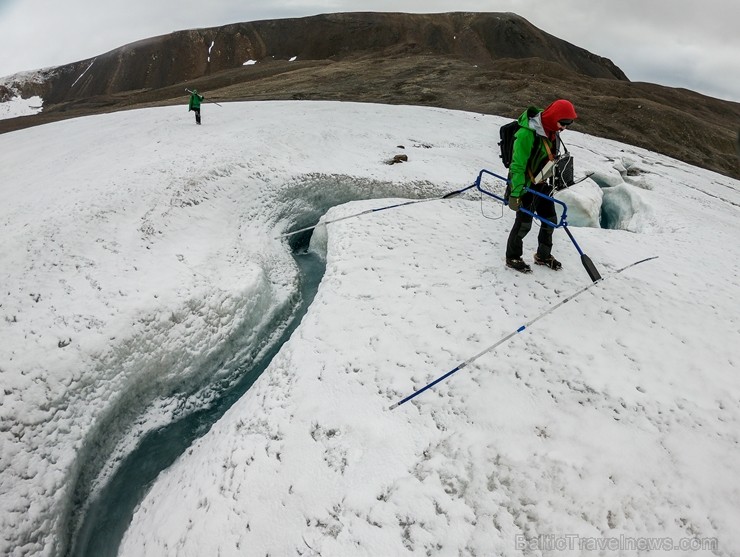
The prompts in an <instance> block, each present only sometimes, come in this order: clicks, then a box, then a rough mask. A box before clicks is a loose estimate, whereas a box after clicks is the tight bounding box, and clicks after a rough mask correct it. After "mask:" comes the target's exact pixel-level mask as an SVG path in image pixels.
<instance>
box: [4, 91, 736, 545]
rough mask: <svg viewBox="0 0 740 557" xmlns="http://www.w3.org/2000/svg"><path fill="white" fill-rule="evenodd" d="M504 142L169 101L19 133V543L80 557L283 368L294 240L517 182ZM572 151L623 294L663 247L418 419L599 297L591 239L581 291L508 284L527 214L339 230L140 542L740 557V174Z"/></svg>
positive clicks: (15, 217)
mask: <svg viewBox="0 0 740 557" xmlns="http://www.w3.org/2000/svg"><path fill="white" fill-rule="evenodd" d="M504 122H506V119H503V118H498V117H494V116H484V115H479V114H471V113H462V112H453V111H445V110H437V109H427V108H418V107H392V106H380V105H370V104H351V103H320V102H270V103H229V104H224V106H223V107H216V106H213V105H211V106H207V110H206V111H205V113H204V125H203V126H201V127H196V126H194V124H193V122H192V121H191V118H190V117H189V115H188V114H187V112H186V110H185V109H184V107H170V108H157V109H146V110H139V111H132V112H125V113H117V114H110V115H105V116H98V117H91V118H83V119H78V120H71V121H67V122H60V123H56V124H51V125H47V126H42V127H37V128H32V129H28V130H23V131H19V132H14V133H10V134H4V135H0V152H3V153H4V155H3V156H4V159H5V162H4V178H5V180H4V181H3V182H2V183H0V193H1V194H2V198H3V201H4V203H3V205H2V207H1V208H0V223H2V227H3V240H2V244H1V248H0V264H1V266H0V277H1V283H2V289H3V298H2V306H0V312H2V317H3V319H2V320H0V328H1V331H0V332H1V336H2V339H3V340H2V345H1V347H0V379H1V380H2V387H3V389H2V391H1V392H0V403H1V406H0V443H2V452H1V454H0V527H1V531H2V537H1V538H0V549H2V552H3V553H4V554H9V555H14V556H15V555H27V554H33V555H57V554H60V553H61V552H64V551H66V550H67V549H68V547H69V544H70V541H71V539H70V536H71V531H70V528H71V527H73V526H74V521H75V519H76V517H74V516H71V512H72V509H74V508H76V506H75V499H79V498H84V497H87V496H89V495H90V493H92V492H94V491H95V490H96V489H97V487H98V486H99V483H100V482H101V481H104V480H105V477H106V475H107V472H108V471H109V470H110V469H112V468H114V467H115V464H116V462H117V461H118V460H119V459H120V458H121V456H122V455H124V454H125V453H126V452H127V451H129V450H130V448H131V446H132V445H133V444H134V443H135V442H136V439H137V438H138V436H139V435H141V433H142V432H143V431H146V430H147V429H151V428H153V427H156V426H157V425H158V424H162V423H165V422H167V421H168V420H170V419H172V417H173V416H175V415H177V414H178V413H182V412H187V411H188V408H190V407H191V406H192V405H195V404H197V403H198V401H199V400H202V398H203V397H207V396H208V393H207V392H206V393H203V392H200V391H199V385H202V384H203V383H204V382H208V381H209V380H210V379H209V378H211V376H213V375H214V374H215V375H216V376H217V377H218V376H219V375H223V376H224V377H225V378H228V377H229V374H230V373H232V372H233V370H234V368H235V366H236V365H237V362H240V361H243V359H244V358H245V357H251V356H250V354H252V353H255V354H256V353H257V352H259V351H260V350H262V349H263V348H264V345H265V339H266V337H267V336H268V335H269V334H270V333H271V332H273V331H274V330H275V329H279V328H280V327H281V326H282V324H283V323H284V322H285V320H286V319H287V317H288V316H289V315H290V314H291V312H292V310H293V308H294V306H295V303H296V297H297V271H296V267H295V264H294V262H293V260H292V258H291V256H290V254H289V249H288V246H287V243H286V242H285V241H284V240H283V239H280V238H277V235H278V234H279V233H281V232H284V231H287V230H290V229H294V228H297V227H300V226H306V225H309V224H312V223H313V222H315V220H316V219H318V218H319V217H320V216H321V215H322V214H323V212H324V211H325V210H326V209H327V208H329V207H331V206H334V205H339V204H342V203H345V202H349V201H352V200H359V199H370V198H386V197H392V198H398V197H406V198H408V197H410V198H417V197H430V196H438V195H440V194H443V193H446V192H448V191H451V190H457V189H460V188H462V187H465V186H467V185H469V184H470V183H471V182H472V180H473V179H474V178H475V177H476V175H477V173H478V171H479V170H480V169H481V168H489V169H492V170H494V171H498V172H501V169H500V168H498V166H499V165H498V158H497V154H496V139H497V136H498V133H497V132H498V127H499V126H500V125H501V124H502V123H504ZM576 128H577V127H576ZM564 138H565V139H566V141H567V142H568V145H569V148H570V150H571V152H572V153H573V154H574V155H575V157H576V163H577V173H578V174H582V173H585V172H594V175H593V177H592V178H593V179H592V180H587V181H585V182H583V183H582V184H579V185H578V186H576V188H574V189H573V190H572V191H567V192H564V194H563V199H564V200H566V202H568V204H569V207H571V223H572V224H584V225H588V226H589V227H580V228H576V229H574V234H575V235H576V236H577V238H578V241H579V243H580V245H581V247H582V248H584V251H586V252H587V253H588V254H589V255H590V256H591V258H592V259H593V260H594V262H595V263H596V265H597V266H598V267H599V269H600V270H601V272H602V275H604V276H609V274H610V272H613V271H614V270H615V269H616V268H619V267H621V266H623V265H625V264H627V263H629V262H631V261H633V260H635V259H638V258H642V257H647V256H652V255H658V256H659V259H657V260H655V261H653V262H650V263H647V264H645V265H644V266H640V267H636V268H634V269H633V270H630V271H629V272H626V273H624V274H621V275H618V276H615V277H613V278H610V279H608V281H607V282H604V283H603V284H599V285H596V286H595V287H594V288H593V289H591V290H590V291H589V292H588V294H586V295H584V296H582V297H580V298H578V299H577V300H576V301H574V302H573V303H569V304H566V305H565V306H563V308H562V310H559V311H558V312H557V313H554V314H552V315H551V316H548V317H547V318H546V319H543V320H542V321H541V322H538V323H537V325H536V326H535V327H533V328H532V330H531V331H529V332H527V333H525V334H523V335H521V336H520V337H517V338H516V339H513V340H512V341H511V342H510V343H508V344H506V345H504V346H502V347H500V348H499V349H498V350H496V351H495V352H494V353H491V354H489V355H486V356H484V357H483V358H481V359H480V360H478V361H476V362H475V364H474V365H471V366H470V367H469V368H467V369H465V370H464V371H461V372H460V373H459V374H457V375H456V376H454V377H453V378H451V379H450V380H449V381H447V382H445V383H443V384H441V385H439V386H438V387H437V388H435V389H434V390H433V391H430V392H428V393H425V394H424V395H421V396H420V397H418V399H417V400H416V401H415V402H414V403H413V404H407V405H404V406H403V407H401V408H398V409H396V410H393V411H389V410H388V406H389V405H390V404H391V403H393V402H396V401H397V400H398V399H400V398H401V397H403V396H405V395H406V394H409V393H410V392H412V391H413V390H414V389H418V388H420V387H421V386H423V385H424V384H426V383H427V382H428V381H430V380H431V379H433V378H435V377H437V376H438V375H440V374H441V373H444V372H445V371H448V370H449V369H451V368H453V367H454V366H455V365H457V364H459V363H460V362H462V361H464V360H465V359H467V358H468V357H470V356H471V355H473V354H475V353H477V352H478V351H480V350H481V349H482V348H484V347H485V346H487V345H489V344H491V343H492V342H494V341H495V340H497V339H498V338H500V337H502V336H503V335H505V334H507V333H509V332H511V331H512V330H514V329H515V328H516V327H518V326H519V325H521V324H522V323H524V322H526V321H527V320H528V319H530V318H532V317H534V316H535V315H536V314H538V313H540V312H542V311H543V310H545V309H547V307H549V306H550V305H552V304H553V303H556V302H557V301H558V300H559V299H562V298H563V297H564V296H566V295H568V294H569V293H571V292H573V291H574V290H576V289H578V288H580V287H581V286H582V285H583V284H584V282H585V281H588V277H587V275H586V273H585V271H584V270H583V268H582V267H581V265H580V261H579V259H578V254H577V253H576V251H575V249H573V246H572V245H571V244H570V242H569V241H568V239H567V237H566V236H565V235H564V234H562V233H556V248H555V249H556V251H557V254H558V255H559V256H560V258H561V259H562V261H563V263H564V270H563V271H561V272H558V273H554V272H552V271H550V270H548V269H543V268H536V269H535V272H534V273H533V274H532V275H529V276H521V275H516V276H514V275H513V273H512V272H510V271H507V270H506V269H504V267H503V243H504V241H505V236H506V233H507V231H508V227H509V226H510V224H511V218H512V216H511V214H510V213H509V211H508V210H506V211H505V212H504V211H502V210H501V208H500V207H499V206H496V205H495V204H493V203H492V202H491V201H490V200H486V199H484V200H482V201H481V200H480V199H479V198H478V197H477V196H475V195H474V194H472V193H471V194H466V195H465V196H463V197H461V198H454V199H449V200H443V201H430V202H428V203H420V204H414V205H409V206H406V207H403V208H399V209H394V210H388V211H384V212H378V213H372V214H371V215H366V216H362V217H358V218H352V219H346V220H343V221H341V222H337V223H335V224H329V225H328V226H326V227H323V226H322V227H319V228H318V229H317V232H316V234H315V237H314V240H313V244H314V248H315V249H316V250H318V251H319V252H321V253H322V255H323V256H325V257H326V260H327V267H326V274H325V276H324V278H323V280H322V283H321V285H320V287H319V291H318V294H317V297H316V299H315V301H314V303H313V304H312V306H311V307H310V308H309V311H308V314H307V315H306V316H305V317H304V319H303V321H302V323H301V325H300V326H299V328H298V329H297V330H296V332H295V333H294V334H293V336H292V337H291V339H290V341H289V342H288V343H287V344H286V345H284V347H283V349H282V350H281V351H280V353H279V354H278V355H277V357H276V358H275V359H274V360H273V362H272V364H271V365H270V366H269V367H268V369H267V370H266V371H265V373H264V374H263V375H262V376H261V377H260V379H259V380H258V381H257V383H256V384H255V385H254V386H253V387H252V388H251V389H250V391H249V392H248V393H247V395H246V396H244V397H243V398H242V399H241V400H240V401H239V402H237V404H235V405H234V407H233V408H232V409H231V410H230V411H229V412H228V413H227V414H226V415H225V416H224V417H223V418H222V419H221V420H220V421H219V422H218V423H217V424H216V425H215V426H214V427H213V428H212V430H211V431H210V432H209V433H207V434H206V435H205V436H204V437H202V438H201V439H200V440H199V441H198V442H196V443H195V445H194V446H193V447H192V448H191V449H190V450H188V451H187V452H186V453H185V454H184V455H183V456H182V457H181V458H180V459H179V460H178V461H177V462H176V463H175V465H173V466H172V467H171V468H170V469H169V470H167V471H166V472H164V473H163V474H162V475H161V476H160V478H159V479H158V480H157V481H156V482H155V484H154V485H153V487H152V489H151V491H150V492H149V494H148V495H147V497H146V498H145V499H144V501H143V502H142V503H141V506H140V508H139V509H138V511H137V513H136V514H135V516H134V520H133V522H132V525H131V527H130V529H129V531H128V532H127V534H126V536H125V538H124V541H123V544H122V546H121V554H122V555H137V556H139V555H157V556H160V555H204V554H214V555H215V554H220V555H245V554H249V555H252V554H254V555H262V554H267V553H269V554H271V555H284V554H304V555H310V554H321V555H325V556H326V555H380V554H383V555H394V554H407V553H408V554H413V555H416V554H418V555H429V554H431V555H457V554H469V555H482V554H501V555H520V554H535V555H536V554H543V553H545V552H546V551H547V547H546V545H547V544H548V543H555V542H556V541H557V542H558V543H560V542H561V541H562V540H567V541H568V543H570V544H571V545H573V544H575V545H573V547H569V548H566V550H565V551H564V553H563V554H564V555H567V554H573V555H576V554H580V549H582V547H583V545H584V544H585V543H588V542H589V540H591V541H592V543H602V544H603V543H611V542H614V543H621V544H622V545H623V546H625V545H628V544H632V543H634V544H637V543H642V544H644V543H656V540H657V541H658V542H660V540H665V541H666V544H672V545H671V551H670V552H669V553H674V554H677V555H679V554H683V553H684V552H685V551H684V549H685V548H684V547H683V546H682V545H681V544H691V543H693V544H697V546H698V547H699V549H700V551H699V552H698V554H706V555H714V554H718V555H732V554H735V553H737V551H738V550H740V536H739V535H738V534H737V533H736V529H735V527H734V525H735V524H736V523H737V521H738V515H740V510H739V509H740V504H739V503H740V480H738V479H737V478H736V474H735V473H734V462H736V461H737V459H738V456H740V449H739V448H738V435H739V433H738V432H740V429H739V428H738V425H739V422H740V411H739V410H738V402H740V379H739V378H738V375H737V365H738V361H737V349H736V346H737V344H738V341H739V340H740V334H739V326H738V318H737V311H736V307H738V297H739V295H740V289H738V280H737V278H736V277H737V276H738V263H737V261H738V257H737V255H738V251H740V250H739V249H738V247H737V234H738V232H737V217H738V211H739V208H740V184H738V182H737V181H735V180H732V179H729V178H726V177H723V176H719V175H717V174H714V173H711V172H708V171H704V170H700V169H696V168H693V167H690V166H688V165H685V164H683V163H681V162H679V161H675V160H672V159H669V158H666V157H663V156H660V155H657V154H654V153H651V152H648V151H644V150H641V149H636V148H632V147H629V146H626V145H622V144H618V143H615V142H611V141H605V140H600V139H597V138H592V137H588V136H585V135H582V134H579V133H577V132H575V131H568V132H567V134H565V136H564ZM398 153H405V154H407V155H408V157H409V161H408V162H406V163H403V164H395V165H389V164H386V162H387V161H388V160H389V159H391V158H392V157H393V155H395V154H398ZM597 184H598V185H597ZM599 186H601V187H599ZM396 201H397V200H390V201H389V200H388V199H375V200H372V201H362V202H358V203H350V204H348V205H342V206H341V207H337V208H335V209H332V210H331V211H330V213H329V214H328V215H327V217H326V218H329V219H332V218H338V217H341V216H345V215H349V214H353V213H355V212H360V211H363V210H366V209H368V208H370V207H378V206H383V205H387V204H389V203H393V202H396ZM604 211H606V214H607V217H608V218H607V219H604V218H603V217H604ZM600 212H601V215H602V218H601V221H602V224H604V223H605V220H606V221H608V223H607V224H608V225H609V226H610V227H612V228H615V229H614V230H607V229H601V228H598V227H597V225H598V223H599V220H600V219H599V213H600ZM531 236H532V237H531V238H528V239H527V240H528V241H529V243H528V244H527V246H528V248H532V249H533V241H534V234H532V235H531ZM269 338H271V337H269ZM578 544H580V546H579V545H578ZM674 546H675V547H674Z"/></svg>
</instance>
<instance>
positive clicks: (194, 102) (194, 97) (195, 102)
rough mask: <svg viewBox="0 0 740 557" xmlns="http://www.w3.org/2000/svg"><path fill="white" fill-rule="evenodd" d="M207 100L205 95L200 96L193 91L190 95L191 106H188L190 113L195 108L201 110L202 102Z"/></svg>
mask: <svg viewBox="0 0 740 557" xmlns="http://www.w3.org/2000/svg"><path fill="white" fill-rule="evenodd" d="M203 99H205V97H204V96H203V95H199V94H198V92H197V91H193V92H192V94H191V95H190V104H188V112H190V111H191V110H193V109H195V108H200V102H201V101H202V100H203Z"/></svg>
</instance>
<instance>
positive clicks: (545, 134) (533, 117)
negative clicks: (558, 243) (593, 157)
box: [506, 99, 578, 273]
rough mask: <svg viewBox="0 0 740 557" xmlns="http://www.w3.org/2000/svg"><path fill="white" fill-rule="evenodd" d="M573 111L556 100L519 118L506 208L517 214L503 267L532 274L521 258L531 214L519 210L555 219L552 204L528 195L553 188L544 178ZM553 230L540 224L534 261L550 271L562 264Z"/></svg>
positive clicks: (569, 104) (538, 197) (548, 172)
mask: <svg viewBox="0 0 740 557" xmlns="http://www.w3.org/2000/svg"><path fill="white" fill-rule="evenodd" d="M577 117H578V116H577V114H576V109H575V107H574V106H573V104H572V103H571V102H570V101H566V100H565V99H559V100H556V101H555V102H553V103H552V104H551V105H550V106H548V107H547V108H546V109H544V110H542V109H541V108H537V107H529V108H528V109H527V110H525V111H524V112H523V113H522V115H521V116H519V119H518V121H519V126H520V127H519V130H518V131H517V132H516V134H515V135H514V151H513V153H512V158H511V165H510V166H509V186H508V187H507V195H506V197H507V198H508V204H509V208H510V209H511V210H512V211H516V218H515V219H514V226H513V227H512V228H511V232H510V233H509V239H508V241H507V242H506V266H507V267H511V268H512V269H515V270H517V271H520V272H522V273H529V272H531V271H532V269H531V268H530V266H529V265H528V264H527V263H526V262H525V261H524V260H523V259H522V253H523V240H524V237H525V236H526V235H527V234H528V233H529V230H530V229H531V228H532V215H528V214H526V213H523V212H522V211H520V210H519V209H520V208H525V209H528V210H529V211H531V212H533V213H536V214H537V215H539V216H541V217H542V218H544V219H547V220H549V221H550V222H555V221H556V220H557V215H556V213H555V204H554V203H553V202H552V201H550V200H548V199H544V198H542V197H540V196H538V195H534V194H533V193H530V192H527V191H526V189H527V188H530V189H533V190H536V191H539V192H541V193H545V194H547V195H550V194H551V193H552V188H551V187H550V186H549V185H548V184H547V179H548V178H549V177H550V175H551V174H552V170H553V166H554V163H555V159H556V157H557V155H558V151H559V149H560V135H559V134H560V132H561V131H563V130H564V129H566V128H567V127H568V126H569V125H570V124H572V123H573V120H575V119H576V118H577ZM552 233H553V228H552V227H551V226H548V225H546V224H544V223H541V225H540V232H539V234H538V236H537V242H538V247H537V252H536V253H535V255H534V262H535V263H536V264H538V265H546V266H547V267H550V268H551V269H555V270H557V269H560V268H561V267H562V265H561V264H560V262H559V261H558V260H557V259H555V258H554V257H553V255H552V253H551V252H552Z"/></svg>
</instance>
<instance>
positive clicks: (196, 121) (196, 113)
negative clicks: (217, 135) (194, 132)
mask: <svg viewBox="0 0 740 557" xmlns="http://www.w3.org/2000/svg"><path fill="white" fill-rule="evenodd" d="M193 112H195V123H196V124H200V108H194V109H193Z"/></svg>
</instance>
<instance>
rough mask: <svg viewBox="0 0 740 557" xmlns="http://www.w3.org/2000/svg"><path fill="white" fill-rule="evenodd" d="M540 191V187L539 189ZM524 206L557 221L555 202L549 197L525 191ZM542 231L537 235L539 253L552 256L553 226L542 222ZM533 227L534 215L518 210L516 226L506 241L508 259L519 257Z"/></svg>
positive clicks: (543, 255)
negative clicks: (525, 239)
mask: <svg viewBox="0 0 740 557" xmlns="http://www.w3.org/2000/svg"><path fill="white" fill-rule="evenodd" d="M538 191H539V189H538ZM521 206H522V207H523V208H525V209H529V210H530V211H531V212H533V213H536V214H537V215H539V216H541V217H542V218H545V219H547V220H549V221H550V222H556V221H557V218H558V217H557V213H555V203H553V202H552V201H550V200H549V199H545V198H543V197H540V196H539V195H534V194H533V193H525V194H524V195H523V196H522V205H521ZM540 224H541V226H540V233H539V234H538V235H537V242H538V243H539V245H538V246H537V255H538V256H540V258H543V259H544V258H547V257H550V255H551V252H552V233H553V230H554V229H553V227H552V226H548V225H547V224H544V223H540ZM531 228H532V216H531V215H527V214H525V213H522V212H521V211H517V212H516V218H515V219H514V226H513V227H512V228H511V232H509V240H508V241H507V242H506V259H519V258H520V257H521V256H522V253H523V251H524V248H523V242H522V241H523V240H524V237H525V236H526V235H527V234H528V233H529V230H530V229H531Z"/></svg>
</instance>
